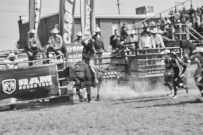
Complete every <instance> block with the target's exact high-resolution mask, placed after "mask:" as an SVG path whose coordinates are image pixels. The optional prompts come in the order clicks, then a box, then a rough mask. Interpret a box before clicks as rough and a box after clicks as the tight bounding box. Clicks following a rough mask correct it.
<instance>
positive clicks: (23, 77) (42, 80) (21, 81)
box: [0, 65, 58, 100]
mask: <svg viewBox="0 0 203 135" xmlns="http://www.w3.org/2000/svg"><path fill="white" fill-rule="evenodd" d="M0 74H1V76H0V88H1V89H0V100H2V99H7V98H17V99H20V100H32V99H37V98H44V97H48V96H51V95H56V94H57V93H58V91H57V90H58V83H57V78H56V65H48V66H47V65H46V66H37V67H30V68H23V69H14V70H4V71H0Z"/></svg>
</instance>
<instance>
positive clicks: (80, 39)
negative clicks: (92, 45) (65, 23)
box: [74, 32, 82, 44]
mask: <svg viewBox="0 0 203 135" xmlns="http://www.w3.org/2000/svg"><path fill="white" fill-rule="evenodd" d="M76 36H77V38H76V39H75V40H74V43H75V44H81V42H82V32H78V33H77V35H76Z"/></svg>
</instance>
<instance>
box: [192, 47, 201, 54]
mask: <svg viewBox="0 0 203 135" xmlns="http://www.w3.org/2000/svg"><path fill="white" fill-rule="evenodd" d="M192 53H203V48H202V47H197V48H196V49H195V50H193V51H192Z"/></svg>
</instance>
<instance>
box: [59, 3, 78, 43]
mask: <svg viewBox="0 0 203 135" xmlns="http://www.w3.org/2000/svg"><path fill="white" fill-rule="evenodd" d="M59 9H60V11H59V27H60V34H61V35H62V37H63V41H64V44H69V43H71V42H72V41H73V38H74V13H75V0H60V8H59Z"/></svg>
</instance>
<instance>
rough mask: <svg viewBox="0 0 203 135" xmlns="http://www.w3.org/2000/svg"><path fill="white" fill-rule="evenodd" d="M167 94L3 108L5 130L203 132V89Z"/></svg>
mask: <svg viewBox="0 0 203 135" xmlns="http://www.w3.org/2000/svg"><path fill="white" fill-rule="evenodd" d="M167 93H168V92H165V91H161V92H158V91H154V92H150V93H148V94H145V93H142V94H137V95H136V97H133V98H132V97H131V98H128V99H127V98H125V99H114V100H110V99H108V98H101V101H99V102H97V101H94V100H93V101H92V102H91V103H75V104H68V103H67V102H62V103H54V104H53V103H52V104H51V103H43V104H42V103H41V104H40V103H35V104H34V103H33V104H28V105H25V106H18V110H17V111H8V110H2V111H1V112H0V134H2V135H45V134H46V135H48V134H49V135H142V134H143V135H202V134H203V98H201V97H200V94H199V92H198V91H197V90H196V89H195V90H191V91H190V93H189V94H186V93H185V91H183V90H181V91H179V98H178V99H175V100H174V99H171V98H170V97H169V96H167V95H166V94H167ZM114 94H115V93H114ZM117 96H118V95H117ZM134 96H135V95H134Z"/></svg>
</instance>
